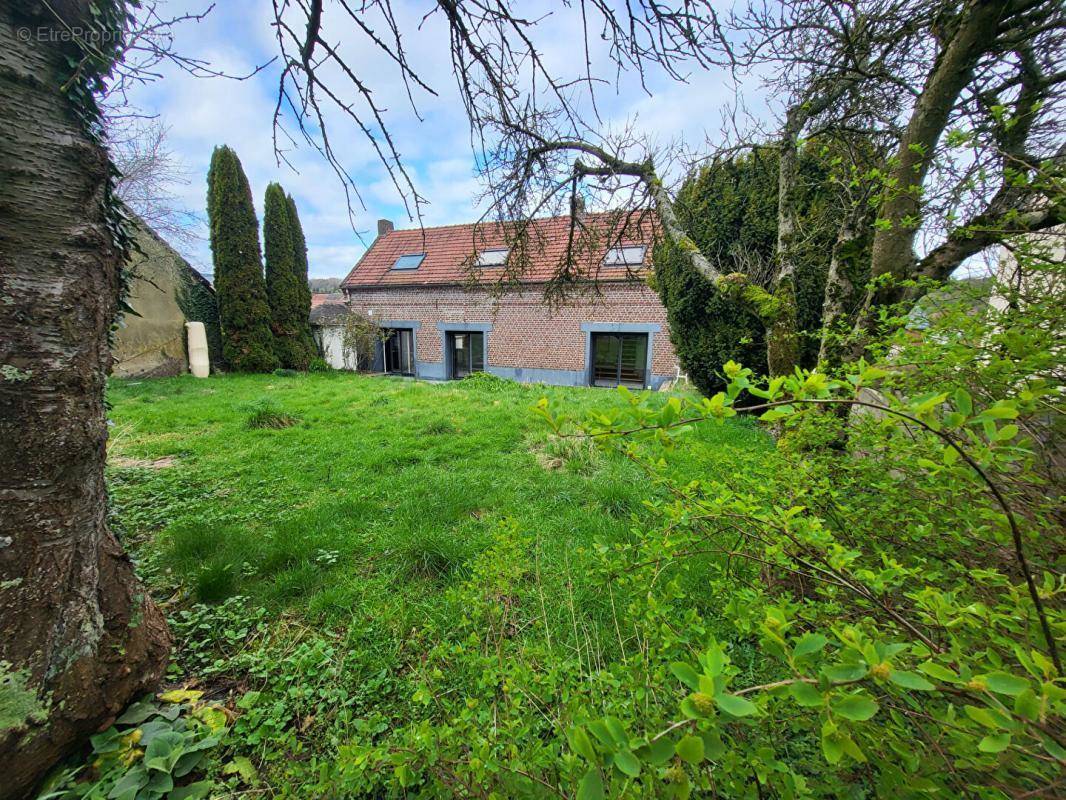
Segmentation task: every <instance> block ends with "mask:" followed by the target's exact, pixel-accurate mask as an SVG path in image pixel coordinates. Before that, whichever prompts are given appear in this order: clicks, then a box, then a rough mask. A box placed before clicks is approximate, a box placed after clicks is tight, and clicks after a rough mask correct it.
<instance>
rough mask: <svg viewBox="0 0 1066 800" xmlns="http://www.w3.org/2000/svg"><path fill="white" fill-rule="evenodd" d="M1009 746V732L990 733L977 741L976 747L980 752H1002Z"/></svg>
mask: <svg viewBox="0 0 1066 800" xmlns="http://www.w3.org/2000/svg"><path fill="white" fill-rule="evenodd" d="M1008 747H1010V734H1009V733H990V734H988V736H986V737H985V738H984V739H982V740H981V741H980V742H978V743H977V749H978V750H980V751H981V752H982V753H1002V752H1003V751H1004V750H1006V749H1007V748H1008Z"/></svg>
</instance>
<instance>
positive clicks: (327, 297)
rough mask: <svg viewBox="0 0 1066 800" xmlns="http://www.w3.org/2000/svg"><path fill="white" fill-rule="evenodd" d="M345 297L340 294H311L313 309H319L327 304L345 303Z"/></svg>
mask: <svg viewBox="0 0 1066 800" xmlns="http://www.w3.org/2000/svg"><path fill="white" fill-rule="evenodd" d="M343 302H344V295H343V294H341V293H340V292H313V293H312V294H311V308H318V307H319V306H321V305H326V304H327V303H343Z"/></svg>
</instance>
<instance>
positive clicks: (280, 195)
mask: <svg viewBox="0 0 1066 800" xmlns="http://www.w3.org/2000/svg"><path fill="white" fill-rule="evenodd" d="M291 200H292V198H290V197H287V196H286V195H285V192H284V190H283V189H282V188H281V186H280V185H279V184H277V183H271V184H270V185H269V186H267V189H266V197H265V200H264V206H263V208H264V211H263V250H264V255H265V258H266V290H267V300H268V301H269V303H270V327H271V330H272V331H273V333H274V352H275V353H276V354H277V357H278V361H280V362H281V364H282V366H283V367H287V368H290V369H300V370H303V369H307V365H308V363H309V362H310V361H311V359H312V358H314V356H315V352H316V348H315V344H314V340H313V339H312V338H311V323H310V318H309V315H310V313H311V294H310V290H309V289H308V288H307V248H306V245H303V244H302V241H303V234H302V232H300V233H299V234H297V232H296V231H295V229H294V228H295V226H298V225H299V220H298V219H297V220H295V221H294V220H293V219H292V214H294V213H295V210H296V206H295V204H293V203H292V202H291ZM298 241H299V242H300V244H299V245H298V244H297V242H298ZM298 247H299V249H300V250H301V252H302V262H301V263H299V264H298V263H297V249H298Z"/></svg>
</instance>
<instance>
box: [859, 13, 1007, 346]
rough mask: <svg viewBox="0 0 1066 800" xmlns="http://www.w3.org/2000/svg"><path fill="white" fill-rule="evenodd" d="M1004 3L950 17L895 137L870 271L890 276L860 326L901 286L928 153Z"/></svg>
mask: <svg viewBox="0 0 1066 800" xmlns="http://www.w3.org/2000/svg"><path fill="white" fill-rule="evenodd" d="M1009 5H1010V4H1009V3H1005V2H1002V0H970V2H969V3H967V4H966V5H965V6H964V7H963V8H962V10H961V11H960V12H959V15H958V17H957V18H956V19H955V20H952V23H951V24H952V26H953V27H952V30H951V31H950V32H949V34H948V35H949V37H950V38H949V39H948V41H947V43H946V44H945V45H944V49H943V50H942V51H941V52H940V54H939V55H938V56H937V59H936V62H935V63H934V65H933V69H932V70H931V71H930V73H929V77H928V78H927V79H926V82H925V85H924V86H923V87H922V93H921V95H920V96H919V98H918V101H917V103H916V104H915V107H914V111H913V112H912V113H911V117H910V120H908V123H907V129H906V131H905V132H904V134H903V137H902V138H901V139H900V142H899V147H898V148H897V151H896V157H895V167H894V168H893V170H892V172H891V174H890V176H889V177H890V180H889V181H888V185H889V186H890V187H891V188H890V189H888V190H887V192H888V193H887V196H886V198H885V200H884V202H883V203H882V204H881V208H880V210H879V213H878V217H879V218H880V220H881V221H882V225H880V226H879V227H878V229H877V231H876V233H875V234H874V240H873V248H872V255H871V267H870V274H871V276H872V277H874V278H877V277H880V276H882V275H891V276H892V277H893V278H895V279H896V281H893V282H890V283H887V284H885V285H884V286H883V287H881V288H879V289H878V290H877V291H876V292H875V293H873V294H872V295H871V296H870V297H869V298H868V299H867V303H866V307H865V309H864V313H863V314H862V315H861V317H860V320H859V324H860V326H868V325H871V324H872V323H873V320H874V317H875V316H876V309H877V307H878V306H882V305H886V304H890V303H894V302H896V301H897V300H899V299H900V297H901V296H902V294H903V290H902V289H901V288H900V287H899V285H898V281H899V280H902V279H906V278H909V277H911V273H912V271H913V269H914V240H915V237H916V236H917V235H918V231H919V229H920V227H921V220H922V187H923V184H924V183H925V178H926V175H927V174H928V172H929V168H930V166H931V165H932V163H933V155H934V153H935V151H936V147H937V144H938V143H939V141H940V137H941V136H942V135H943V133H944V128H945V127H946V126H947V123H948V120H949V119H950V117H951V112H952V110H953V109H954V108H955V105H956V104H957V103H958V100H959V95H960V94H961V93H962V91H963V89H965V88H966V86H967V84H969V83H970V81H971V80H972V79H973V74H974V68H975V67H976V66H977V62H978V61H979V60H980V58H981V56H982V55H983V54H984V53H985V52H987V51H988V49H989V47H990V46H991V45H992V43H993V42H994V41H995V38H996V30H997V27H998V25H999V21H1000V19H1001V18H1002V17H1003V15H1004V13H1005V12H1006V11H1007V10H1008V7H1009Z"/></svg>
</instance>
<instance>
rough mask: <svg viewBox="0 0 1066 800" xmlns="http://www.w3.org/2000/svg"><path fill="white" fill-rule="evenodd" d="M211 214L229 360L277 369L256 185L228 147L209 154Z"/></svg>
mask: <svg viewBox="0 0 1066 800" xmlns="http://www.w3.org/2000/svg"><path fill="white" fill-rule="evenodd" d="M207 217H208V220H209V222H210V225H211V255H212V259H213V261H214V266H215V292H216V294H217V295H218V314H219V319H220V320H221V322H222V352H223V354H224V355H225V357H226V361H227V362H228V363H229V366H230V367H231V368H232V369H233V370H235V371H237V372H267V371H269V370H273V369H276V368H277V366H278V360H277V358H276V357H275V355H274V343H273V337H272V336H271V334H270V306H269V305H268V304H267V296H266V285H265V283H264V281H263V261H262V255H261V252H260V249H259V222H258V221H257V220H256V218H255V206H254V205H253V203H252V189H251V187H250V186H249V185H248V178H247V177H246V176H245V174H244V169H243V168H242V167H241V161H240V159H239V158H237V154H236V153H235V152H233V150H231V149H230V148H229V147H227V146H225V145H222V146H221V147H216V148H215V152H214V153H212V154H211V168H210V169H209V170H208V173H207Z"/></svg>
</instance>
